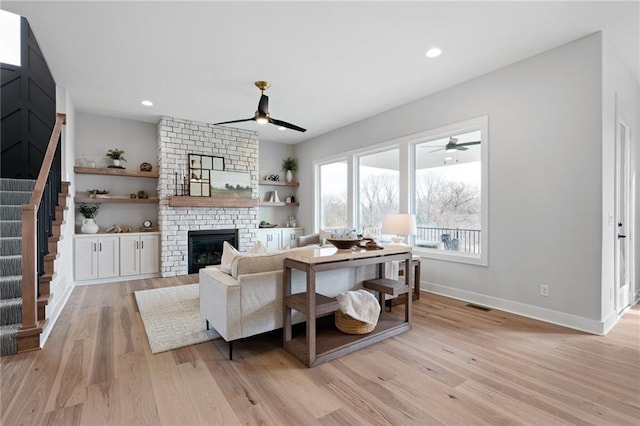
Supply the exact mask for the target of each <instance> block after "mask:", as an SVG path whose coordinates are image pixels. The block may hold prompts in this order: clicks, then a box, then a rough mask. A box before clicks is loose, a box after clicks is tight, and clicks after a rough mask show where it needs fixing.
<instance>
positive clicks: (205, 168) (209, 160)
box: [189, 154, 224, 197]
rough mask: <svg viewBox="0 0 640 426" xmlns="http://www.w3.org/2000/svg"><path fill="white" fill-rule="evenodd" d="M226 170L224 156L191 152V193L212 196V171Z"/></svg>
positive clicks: (194, 195) (192, 194)
mask: <svg viewBox="0 0 640 426" xmlns="http://www.w3.org/2000/svg"><path fill="white" fill-rule="evenodd" d="M214 170H219V171H223V170H224V157H216V156H212V155H200V154H189V195H190V196H192V197H210V196H211V172H212V171H214Z"/></svg>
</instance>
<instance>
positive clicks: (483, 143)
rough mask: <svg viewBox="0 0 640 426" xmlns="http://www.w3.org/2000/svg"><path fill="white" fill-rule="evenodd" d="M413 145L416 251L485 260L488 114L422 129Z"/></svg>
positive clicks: (424, 253)
mask: <svg viewBox="0 0 640 426" xmlns="http://www.w3.org/2000/svg"><path fill="white" fill-rule="evenodd" d="M413 145H414V167H413V187H414V191H413V206H414V213H415V215H416V224H417V228H418V233H417V235H416V236H415V238H414V240H413V245H414V247H415V249H416V251H418V252H420V253H421V254H422V255H424V256H427V257H433V258H439V259H456V260H463V261H469V262H470V263H478V264H486V259H487V256H486V241H487V238H486V233H487V229H486V228H487V217H486V216H487V209H486V204H487V203H486V188H487V182H486V180H487V179H486V176H487V174H486V166H487V164H486V158H487V157H486V152H487V138H486V118H484V119H477V120H471V121H468V122H464V123H459V124H456V125H452V126H448V127H447V128H444V129H438V130H436V131H433V132H432V134H431V135H429V134H426V135H424V134H423V135H421V137H420V138H419V140H417V141H415V142H413Z"/></svg>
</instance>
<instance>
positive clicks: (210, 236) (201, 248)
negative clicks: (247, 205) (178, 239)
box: [188, 229, 238, 274]
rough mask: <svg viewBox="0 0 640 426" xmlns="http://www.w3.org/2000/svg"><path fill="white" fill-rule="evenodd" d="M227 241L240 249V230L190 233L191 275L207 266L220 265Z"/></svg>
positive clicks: (212, 230)
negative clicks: (223, 247) (224, 244)
mask: <svg viewBox="0 0 640 426" xmlns="http://www.w3.org/2000/svg"><path fill="white" fill-rule="evenodd" d="M225 241H227V242H228V243H229V244H231V245H232V246H233V247H235V248H238V230H237V229H210V230H205V231H189V233H188V244H189V259H188V260H189V273H190V274H194V273H196V272H198V271H199V270H200V269H201V268H204V267H205V266H207V265H219V264H220V259H221V258H222V245H223V243H224V242H225Z"/></svg>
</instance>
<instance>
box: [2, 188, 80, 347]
mask: <svg viewBox="0 0 640 426" xmlns="http://www.w3.org/2000/svg"><path fill="white" fill-rule="evenodd" d="M35 182H36V181H35V180H26V179H4V178H2V179H0V356H5V355H11V354H15V353H16V352H18V350H19V349H20V350H29V349H37V347H35V348H33V347H28V346H27V347H23V348H19V346H20V345H19V344H18V335H19V333H18V332H19V330H20V327H21V323H22V236H21V231H22V222H21V218H22V205H23V204H28V203H29V200H30V199H31V194H32V193H33V188H34V186H35ZM68 190H69V184H68V182H63V183H62V192H61V193H60V194H59V195H58V206H56V219H55V220H54V221H53V224H52V234H53V235H52V236H50V237H49V238H48V247H47V249H48V254H47V255H45V256H44V273H43V274H42V275H41V276H40V277H39V278H38V281H39V295H38V299H37V311H38V322H39V323H40V324H41V325H44V322H45V308H46V306H47V303H48V301H49V299H50V298H51V297H52V295H51V294H50V283H51V280H52V279H53V277H54V275H55V273H54V260H55V259H57V258H58V253H57V242H58V241H59V240H60V239H61V238H62V237H61V235H60V226H61V225H62V224H63V223H64V221H63V220H62V218H63V217H64V210H66V209H67V207H66V200H67V197H68V192H69V191H68ZM40 331H41V330H40ZM36 337H38V336H36ZM36 340H37V339H34V338H33V337H32V339H31V341H36ZM38 347H39V346H38Z"/></svg>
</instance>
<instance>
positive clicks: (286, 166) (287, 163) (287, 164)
mask: <svg viewBox="0 0 640 426" xmlns="http://www.w3.org/2000/svg"><path fill="white" fill-rule="evenodd" d="M297 169H298V160H296V159H295V158H293V157H287V158H285V159H284V160H282V170H284V171H285V172H286V178H287V182H291V181H292V180H293V173H292V172H295V171H296V170H297Z"/></svg>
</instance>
